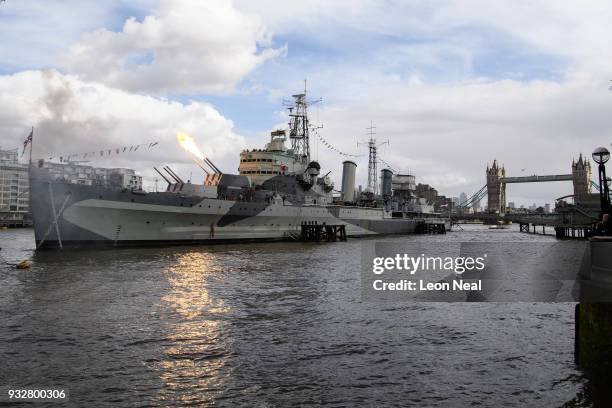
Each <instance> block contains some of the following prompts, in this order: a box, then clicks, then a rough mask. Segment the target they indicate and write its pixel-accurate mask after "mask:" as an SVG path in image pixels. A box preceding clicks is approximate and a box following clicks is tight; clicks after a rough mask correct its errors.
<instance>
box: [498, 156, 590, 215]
mask: <svg viewBox="0 0 612 408" xmlns="http://www.w3.org/2000/svg"><path fill="white" fill-rule="evenodd" d="M486 172H487V185H486V190H487V198H488V208H489V212H492V213H496V214H505V213H506V185H507V184H512V183H541V182H553V181H571V182H572V185H573V188H574V194H573V196H574V201H575V202H577V203H578V202H581V201H586V200H587V199H588V196H589V195H590V194H591V163H590V162H589V160H587V159H584V158H583V157H582V154H581V155H580V157H579V158H578V160H573V161H572V172H571V173H570V174H553V175H544V176H541V175H536V174H534V175H531V176H523V177H507V176H506V169H505V168H504V166H503V165H502V166H500V165H499V164H498V163H497V160H493V164H492V166H491V167H489V166H487V171H486Z"/></svg>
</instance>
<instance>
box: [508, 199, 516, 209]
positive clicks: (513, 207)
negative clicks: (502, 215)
mask: <svg viewBox="0 0 612 408" xmlns="http://www.w3.org/2000/svg"><path fill="white" fill-rule="evenodd" d="M508 208H510V209H513V210H514V209H515V208H516V204H515V203H514V201H510V202H509V203H508Z"/></svg>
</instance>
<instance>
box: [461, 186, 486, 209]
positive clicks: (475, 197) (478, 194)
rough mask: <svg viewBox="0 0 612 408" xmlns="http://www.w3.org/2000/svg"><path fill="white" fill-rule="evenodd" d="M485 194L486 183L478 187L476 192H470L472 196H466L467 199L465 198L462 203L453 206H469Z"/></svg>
mask: <svg viewBox="0 0 612 408" xmlns="http://www.w3.org/2000/svg"><path fill="white" fill-rule="evenodd" d="M486 195H487V185H486V184H485V185H484V186H482V187H481V188H480V190H478V191H477V192H475V193H474V194H472V196H471V197H470V198H468V199H467V200H465V201H464V202H462V203H459V204H457V205H456V206H455V208H467V207H470V206H472V205H473V204H475V203H477V202H479V201H480V200H482V199H483V198H484V197H485V196H486Z"/></svg>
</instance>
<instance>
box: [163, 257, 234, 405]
mask: <svg viewBox="0 0 612 408" xmlns="http://www.w3.org/2000/svg"><path fill="white" fill-rule="evenodd" d="M220 272H221V270H220V267H219V265H217V264H215V258H214V255H212V254H207V253H198V252H187V253H184V254H181V255H180V256H179V257H178V260H177V262H176V265H172V266H170V267H168V268H167V269H166V271H165V273H164V276H165V278H166V279H167V280H168V283H169V285H170V288H169V291H168V293H167V294H166V295H164V296H163V297H162V301H163V302H165V303H167V305H169V306H170V308H171V309H172V310H174V311H175V312H176V313H177V314H178V315H179V316H177V317H171V318H170V321H169V322H168V323H167V326H168V331H169V335H168V339H167V340H168V342H167V344H169V345H167V346H164V354H165V359H164V360H163V361H161V363H159V364H157V365H156V366H155V369H156V370H158V371H159V372H160V374H159V375H160V378H161V380H162V381H163V383H164V385H165V386H164V387H163V388H162V389H161V390H160V393H159V399H160V400H162V401H177V400H180V401H181V402H197V403H200V404H201V403H209V402H213V401H214V393H215V392H218V391H220V390H221V389H222V387H223V378H222V376H221V369H222V368H223V366H224V364H225V363H224V361H225V355H226V353H227V351H226V350H224V348H223V345H222V344H221V342H222V340H221V338H220V337H221V333H220V326H221V319H222V318H223V315H224V314H226V313H228V311H229V308H228V307H227V306H225V305H224V303H223V300H221V299H214V298H213V297H211V296H210V294H209V291H208V280H209V278H210V276H211V275H213V274H215V273H220Z"/></svg>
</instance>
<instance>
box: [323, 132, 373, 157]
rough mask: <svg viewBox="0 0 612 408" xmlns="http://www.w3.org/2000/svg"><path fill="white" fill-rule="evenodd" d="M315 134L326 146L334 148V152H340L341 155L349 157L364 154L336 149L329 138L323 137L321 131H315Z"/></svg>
mask: <svg viewBox="0 0 612 408" xmlns="http://www.w3.org/2000/svg"><path fill="white" fill-rule="evenodd" d="M315 134H316V135H317V137H318V138H319V140H320V141H321V143H323V145H324V146H325V147H327V148H328V149H330V150H333V151H334V152H336V153H338V154H339V155H341V156H347V157H361V156H363V154H348V153H344V152H343V151H341V150H338V149H336V148H335V147H334V146H333V145H332V144H331V143H329V142H328V141H327V140H325V139H323V137H321V135H320V134H319V132H315Z"/></svg>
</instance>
